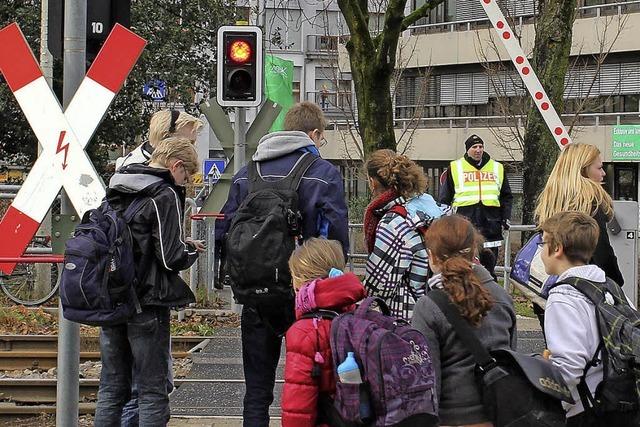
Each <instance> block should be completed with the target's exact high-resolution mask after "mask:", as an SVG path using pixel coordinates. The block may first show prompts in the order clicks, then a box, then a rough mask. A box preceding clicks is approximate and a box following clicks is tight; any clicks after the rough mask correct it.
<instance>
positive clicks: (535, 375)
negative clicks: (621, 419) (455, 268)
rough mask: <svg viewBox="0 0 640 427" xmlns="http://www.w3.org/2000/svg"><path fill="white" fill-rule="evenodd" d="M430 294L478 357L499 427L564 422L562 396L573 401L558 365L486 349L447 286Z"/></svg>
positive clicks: (480, 379) (486, 398)
mask: <svg viewBox="0 0 640 427" xmlns="http://www.w3.org/2000/svg"><path fill="white" fill-rule="evenodd" d="M427 296H428V297H429V298H431V300H432V301H433V302H434V303H435V304H436V305H437V306H438V307H439V308H440V310H441V311H442V313H444V316H445V317H446V319H447V320H448V321H449V323H451V326H453V329H454V330H455V332H456V335H457V336H458V338H459V339H460V341H461V342H462V343H463V344H464V346H465V347H466V348H467V350H469V352H470V353H471V355H472V356H473V358H474V359H475V361H476V369H475V373H476V382H477V384H478V386H479V388H480V390H481V393H482V402H483V406H484V409H485V412H486V414H487V417H488V418H489V420H490V421H492V422H493V425H494V426H495V427H541V426H544V427H561V426H564V425H565V424H566V419H565V417H566V415H565V411H564V409H563V408H562V403H561V402H562V401H564V402H567V403H574V400H573V398H572V397H571V392H570V391H569V388H568V387H567V385H566V383H565V382H564V379H563V378H562V375H561V374H560V372H559V371H558V370H557V369H556V367H555V366H554V365H553V364H552V363H551V362H550V361H548V360H546V359H544V358H542V357H541V356H534V355H525V354H521V353H518V352H515V351H512V350H506V349H499V350H493V351H490V352H489V351H488V350H487V349H486V348H485V347H484V346H483V345H482V343H481V342H480V340H479V339H478V337H477V336H476V334H475V333H474V331H473V329H472V328H471V326H470V325H469V323H468V322H467V321H466V320H465V319H464V318H463V317H462V315H461V314H460V312H459V310H458V308H457V307H456V306H455V305H454V304H453V303H452V302H451V300H450V298H449V295H448V294H447V293H445V292H444V291H443V290H440V289H435V290H432V291H430V292H429V293H427Z"/></svg>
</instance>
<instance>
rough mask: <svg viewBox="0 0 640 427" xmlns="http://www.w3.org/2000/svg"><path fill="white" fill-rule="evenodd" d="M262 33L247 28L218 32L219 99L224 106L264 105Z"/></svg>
mask: <svg viewBox="0 0 640 427" xmlns="http://www.w3.org/2000/svg"><path fill="white" fill-rule="evenodd" d="M263 55H264V53H263V50H262V30H261V29H260V28H258V27H250V26H246V25H238V26H224V27H220V28H219V29H218V52H217V61H218V66H217V71H218V72H217V80H218V81H217V100H218V104H220V105H221V106H223V107H257V106H258V105H260V103H261V102H262V86H263V85H262V67H263V65H262V64H263Z"/></svg>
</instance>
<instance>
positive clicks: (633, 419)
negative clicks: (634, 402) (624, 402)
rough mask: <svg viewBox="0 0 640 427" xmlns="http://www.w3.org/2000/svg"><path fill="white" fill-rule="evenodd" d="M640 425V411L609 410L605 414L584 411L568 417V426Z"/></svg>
mask: <svg viewBox="0 0 640 427" xmlns="http://www.w3.org/2000/svg"><path fill="white" fill-rule="evenodd" d="M638 425H640V417H639V416H638V412H637V411H636V412H607V413H606V414H605V415H602V416H599V417H596V416H595V415H593V414H591V413H588V412H582V413H580V414H578V415H575V416H573V417H571V418H567V427H614V426H615V427H637V426H638Z"/></svg>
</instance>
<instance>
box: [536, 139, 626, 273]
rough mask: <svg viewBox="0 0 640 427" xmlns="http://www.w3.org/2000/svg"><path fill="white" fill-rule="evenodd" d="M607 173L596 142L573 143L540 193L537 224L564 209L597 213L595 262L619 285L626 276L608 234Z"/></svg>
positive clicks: (611, 213)
mask: <svg viewBox="0 0 640 427" xmlns="http://www.w3.org/2000/svg"><path fill="white" fill-rule="evenodd" d="M605 175H606V173H605V171H604V169H603V167H602V155H601V153H600V150H598V148H597V147H596V146H594V145H590V144H580V143H573V144H571V145H569V146H568V147H566V148H565V149H564V151H563V152H562V153H561V154H560V156H559V157H558V160H557V161H556V164H555V166H554V167H553V170H552V171H551V174H550V175H549V179H548V180H547V184H546V185H545V187H544V189H543V190H542V193H540V196H539V197H538V205H537V207H536V210H535V220H536V223H537V224H542V223H543V222H545V221H546V220H547V219H549V218H551V217H552V216H553V215H555V214H557V213H558V212H562V211H578V212H582V213H586V214H587V215H590V216H591V217H593V219H595V220H596V222H597V223H598V226H599V229H600V234H599V236H598V244H597V246H596V251H595V253H594V254H593V258H592V260H591V262H592V263H593V264H595V265H597V266H598V267H600V268H602V269H603V270H604V272H605V274H606V275H607V277H609V278H611V279H612V280H613V281H615V282H616V283H617V284H618V285H620V286H622V285H623V284H624V279H623V278H622V274H621V273H620V269H619V268H618V260H617V258H616V255H615V253H614V252H613V248H612V247H611V244H610V242H609V236H608V235H607V223H608V222H610V221H611V220H612V219H613V214H614V212H613V201H612V200H611V196H609V194H607V192H606V191H605V190H604V188H602V184H603V180H604V177H605Z"/></svg>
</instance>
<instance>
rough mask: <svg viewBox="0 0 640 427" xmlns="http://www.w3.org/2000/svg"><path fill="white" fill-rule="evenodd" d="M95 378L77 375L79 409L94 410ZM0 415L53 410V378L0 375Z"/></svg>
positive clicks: (220, 381) (227, 381)
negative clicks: (7, 376)
mask: <svg viewBox="0 0 640 427" xmlns="http://www.w3.org/2000/svg"><path fill="white" fill-rule="evenodd" d="M242 382H244V380H241V379H179V378H178V379H176V380H175V381H174V384H175V386H176V387H180V386H181V385H183V384H187V383H211V384H215V383H217V384H232V383H242ZM98 385H99V380H98V379H80V387H79V392H80V413H81V414H90V413H93V412H95V402H96V400H97V397H98ZM0 400H1V401H0V416H4V415H30V414H42V413H54V412H55V403H56V379H55V378H52V379H49V378H47V379H22V378H0Z"/></svg>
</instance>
